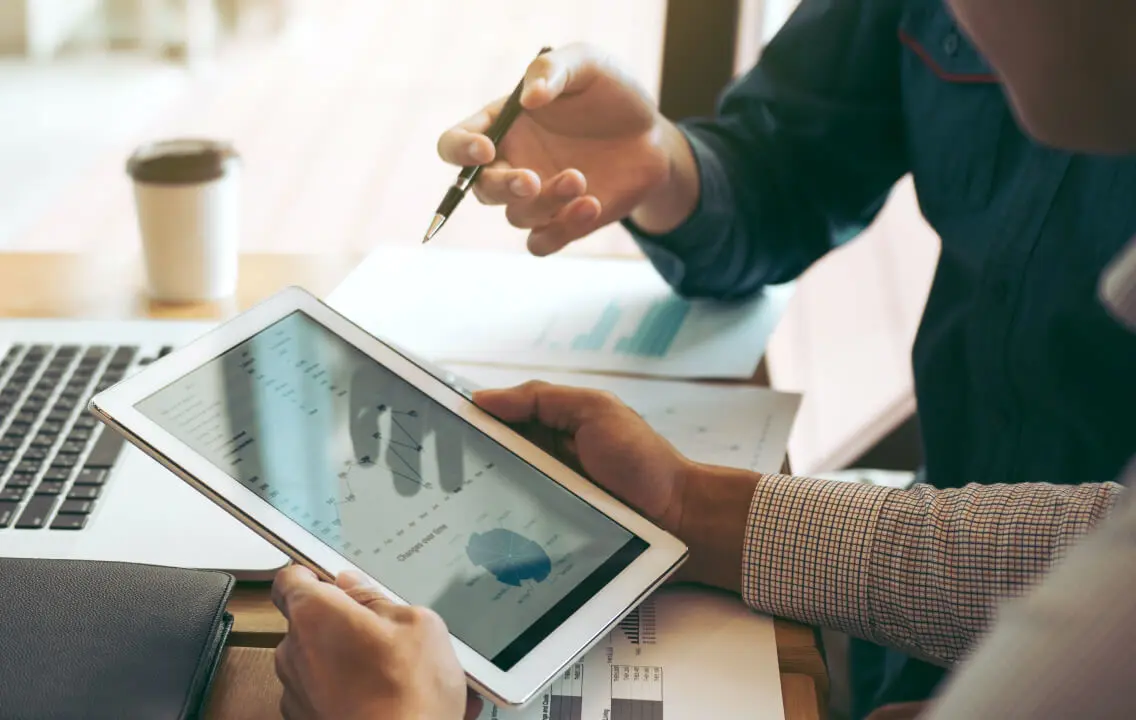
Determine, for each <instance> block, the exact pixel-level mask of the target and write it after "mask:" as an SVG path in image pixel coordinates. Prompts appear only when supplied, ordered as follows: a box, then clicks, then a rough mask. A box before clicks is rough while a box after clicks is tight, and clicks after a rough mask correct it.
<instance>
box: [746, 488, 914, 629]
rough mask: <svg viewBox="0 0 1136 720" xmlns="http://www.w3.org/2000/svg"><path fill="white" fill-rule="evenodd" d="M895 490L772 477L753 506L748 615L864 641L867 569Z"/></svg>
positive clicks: (748, 537)
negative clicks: (825, 629) (815, 627)
mask: <svg viewBox="0 0 1136 720" xmlns="http://www.w3.org/2000/svg"><path fill="white" fill-rule="evenodd" d="M890 492H892V491H891V490H890V489H889V488H885V487H876V486H872V485H862V484H859V483H850V482H838V481H833V480H817V479H813V478H800V477H788V476H785V475H769V476H766V477H764V478H763V479H762V480H761V482H759V483H758V484H757V489H756V490H755V491H754V494H753V500H752V501H751V503H750V519H749V527H748V528H747V529H746V539H745V546H744V548H743V551H742V596H743V598H744V599H745V602H746V604H748V605H749V606H750V607H752V608H754V609H756V610H758V611H760V612H763V613H766V614H769V615H775V616H778V617H786V618H792V619H795V620H798V621H800V622H804V623H807V624H809V625H821V626H824V627H836V628H841V629H845V630H848V631H852V632H858V634H860V635H861V636H864V635H866V634H867V633H868V632H869V629H870V627H871V620H870V615H871V614H870V611H869V610H870V609H869V597H868V592H869V589H870V588H869V587H868V585H869V575H868V570H869V563H870V561H871V550H872V545H873V542H874V539H875V534H876V526H877V524H878V522H879V516H880V510H881V508H882V507H883V505H884V503H885V502H886V499H887V497H888V495H889V493H890Z"/></svg>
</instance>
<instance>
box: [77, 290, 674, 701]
mask: <svg viewBox="0 0 1136 720" xmlns="http://www.w3.org/2000/svg"><path fill="white" fill-rule="evenodd" d="M297 311H300V312H303V313H305V314H306V315H308V317H310V318H311V319H312V320H314V321H315V322H317V323H319V324H320V325H323V326H324V327H326V328H328V329H329V330H330V331H331V332H333V333H335V334H336V335H338V336H339V337H341V338H342V339H343V340H345V341H346V342H347V343H349V344H350V345H352V346H354V347H355V348H357V349H359V350H360V351H362V352H363V353H364V354H366V355H367V356H369V357H371V358H372V359H374V360H375V361H376V362H378V363H380V364H381V365H383V366H384V367H386V368H388V369H389V370H391V371H392V372H394V373H395V374H396V375H398V376H400V377H401V378H403V379H405V380H406V381H407V382H409V383H410V384H412V385H414V387H416V388H418V389H419V390H421V391H422V392H424V393H425V394H426V395H428V396H429V397H430V398H431V399H433V400H434V401H435V402H438V403H440V404H441V405H443V406H444V407H446V408H449V409H450V410H451V411H453V412H454V413H456V414H457V415H458V416H459V417H461V418H462V419H464V420H466V421H467V422H469V423H470V424H471V425H473V426H474V427H475V428H477V429H479V430H480V431H481V432H483V433H484V434H485V435H487V436H488V437H490V438H491V439H493V440H495V441H496V442H498V443H499V444H501V445H502V446H503V447H504V448H505V449H507V450H509V451H510V452H513V453H514V454H516V455H518V456H519V457H520V458H521V459H522V460H524V461H526V462H527V463H529V464H530V465H532V466H533V467H534V468H536V469H537V470H538V471H539V472H542V473H544V474H545V475H547V476H548V477H550V478H552V479H553V481H555V482H557V483H559V484H560V485H561V486H563V487H564V488H566V489H567V490H568V491H569V492H571V493H573V494H574V495H576V496H577V497H579V498H581V499H582V500H584V502H586V503H587V504H588V505H590V506H592V507H593V508H595V509H596V510H597V511H599V512H601V513H603V514H604V515H606V516H608V517H609V518H611V519H612V520H614V521H615V522H616V523H618V524H619V525H621V526H623V527H624V528H625V529H627V530H628V532H630V533H632V534H634V535H637V536H638V537H640V538H641V539H642V540H643V541H644V542H646V543H647V549H646V550H644V551H643V553H642V554H640V555H639V556H638V557H637V558H635V559H634V560H633V561H632V562H631V564H630V565H628V566H627V567H626V568H624V569H623V570H622V571H621V572H620V573H619V574H618V575H617V576H616V577H615V578H614V579H613V580H611V581H610V582H609V583H608V584H607V585H605V586H604V587H603V588H602V589H600V590H599V591H598V592H597V593H596V594H595V595H593V596H592V597H591V598H590V599H589V600H588V601H586V602H585V603H584V605H582V606H581V607H580V608H579V609H578V610H576V612H574V613H573V614H572V615H571V616H569V618H568V619H566V620H565V621H564V622H563V623H562V624H561V625H560V626H559V627H558V628H557V629H555V630H553V631H552V632H551V633H550V634H549V635H548V636H546V637H545V638H544V639H543V640H541V641H540V643H538V644H537V645H536V646H535V647H534V648H532V649H531V650H530V651H529V652H528V654H526V655H525V656H524V657H523V658H522V659H521V660H520V661H519V662H517V663H516V664H515V665H514V666H513V667H512V668H511V669H510V670H508V671H503V670H501V669H500V668H498V667H497V666H496V665H494V664H493V663H492V661H491V659H490V658H487V657H485V656H483V655H481V654H479V653H478V652H477V651H475V650H473V649H472V648H471V647H469V646H467V645H466V644H465V643H464V642H463V641H462V640H460V639H459V638H457V637H456V636H454V635H453V634H451V635H450V639H451V642H452V643H453V646H454V650H455V652H456V653H457V656H458V659H459V660H460V662H461V665H462V667H463V669H464V670H465V672H466V676H467V679H468V681H469V683H470V684H471V685H472V686H473V687H474V688H475V689H476V690H478V691H479V692H481V693H482V694H483V695H485V696H487V697H488V698H489V699H490V700H492V701H493V702H494V703H496V704H498V705H501V706H506V707H514V708H516V707H522V706H524V705H527V704H528V703H529V702H530V701H531V700H532V699H534V698H535V697H536V696H537V694H538V693H539V692H540V691H541V690H542V689H543V688H545V687H546V686H547V685H548V684H549V683H550V682H551V681H552V680H554V679H555V678H556V677H557V676H558V675H559V674H560V673H562V672H563V671H564V670H565V669H566V668H567V667H568V666H569V665H571V663H573V662H575V661H576V660H577V659H579V658H580V657H581V656H582V655H583V654H584V653H585V652H587V650H589V649H590V648H591V647H592V646H593V645H595V643H596V642H597V641H598V640H599V639H600V638H602V637H603V635H604V634H605V633H607V632H609V631H610V630H611V628H612V627H613V626H614V625H615V624H616V623H618V622H619V621H620V620H621V619H622V618H623V617H624V616H625V615H626V614H627V613H628V612H630V611H631V610H632V609H633V608H634V607H635V606H636V605H637V604H638V603H639V602H640V601H642V600H643V599H644V598H645V597H646V596H647V595H648V594H649V593H650V592H651V591H652V590H654V589H655V588H657V587H659V586H660V585H661V584H662V583H663V582H664V581H665V580H666V579H667V578H668V577H670V575H671V574H673V573H674V571H675V570H677V569H678V567H679V566H680V565H681V564H682V562H683V561H684V560H685V559H686V557H687V554H688V550H687V548H686V546H685V545H684V544H683V543H682V542H681V541H679V540H678V539H677V538H675V537H674V536H672V535H670V534H669V533H667V532H665V531H664V530H662V529H661V528H659V527H657V526H656V525H654V524H653V523H651V522H650V521H648V520H647V519H645V518H643V517H641V516H640V515H639V514H637V513H636V512H634V511H633V510H631V509H630V508H629V507H627V506H626V505H624V504H623V503H621V502H620V501H618V500H616V499H615V498H613V497H612V496H610V495H608V494H607V493H606V492H605V491H603V490H601V489H600V488H599V487H597V486H596V485H594V484H593V483H591V482H590V481H588V480H586V479H585V478H583V477H581V476H580V475H579V474H577V473H576V472H575V471H573V470H572V469H571V468H569V467H568V466H567V465H565V464H563V463H561V462H560V461H558V460H557V459H556V458H554V457H553V456H552V455H550V454H548V453H546V452H544V451H543V450H541V449H540V448H539V447H537V446H536V445H535V444H533V443H532V442H530V441H529V440H527V439H525V438H524V437H523V436H522V435H520V434H519V433H517V432H516V431H515V430H513V429H512V428H510V427H509V426H508V425H506V424H504V423H502V422H500V421H498V420H497V419H496V418H494V417H492V416H491V415H489V414H488V413H485V412H484V411H482V410H481V409H480V408H478V407H477V406H476V405H474V404H473V403H472V402H470V401H469V399H468V398H466V397H465V396H463V395H462V394H461V393H460V392H458V391H457V390H455V389H454V388H453V387H451V386H450V385H448V384H447V383H445V382H443V381H442V380H441V379H439V378H438V377H436V376H435V375H433V374H431V373H430V372H429V371H428V370H427V369H425V368H423V367H422V366H421V365H419V364H418V363H416V362H414V361H413V360H411V359H409V358H408V357H407V356H406V355H404V354H402V353H400V352H399V351H398V350H396V349H395V348H393V347H392V346H390V345H388V344H386V343H384V342H383V341H381V340H379V339H377V338H375V337H374V336H372V335H370V334H369V333H367V332H366V331H364V330H363V329H362V328H360V327H359V326H357V325H355V324H354V323H352V322H351V321H350V320H348V319H347V318H345V317H344V316H342V315H340V314H339V313H337V312H336V311H335V310H333V309H332V308H330V307H329V306H327V305H326V304H324V303H323V302H321V301H320V300H319V299H317V298H316V297H314V296H313V295H311V294H310V293H308V292H307V291H305V290H303V289H301V288H297V287H289V288H285V289H284V290H282V291H280V292H278V293H277V294H275V295H273V296H272V297H270V298H268V299H267V300H264V301H262V302H261V303H259V304H257V305H255V306H254V307H252V308H251V309H249V310H247V311H245V312H244V313H242V314H240V315H237V316H236V317H234V318H233V319H231V320H228V321H226V322H225V323H223V324H221V325H219V326H217V327H216V328H214V329H213V330H211V331H209V332H207V333H206V334H205V335H203V336H201V337H200V338H198V339H197V340H194V341H193V342H191V343H189V344H188V345H186V346H184V347H182V348H180V349H178V350H175V351H174V352H172V353H170V354H168V355H166V356H165V357H163V358H161V359H159V360H157V361H155V362H153V363H152V364H151V365H149V366H148V367H146V368H144V369H142V370H140V371H139V372H138V373H136V374H135V375H133V376H131V377H129V378H127V379H125V380H123V381H121V382H120V383H118V384H117V385H115V386H113V387H111V388H109V389H107V390H105V391H103V392H101V393H99V394H97V395H96V396H95V397H93V398H92V399H91V401H90V403H89V408H90V410H91V412H92V413H93V414H94V415H95V416H96V417H98V418H99V419H100V420H102V421H103V422H105V423H106V424H107V425H109V426H110V427H112V428H114V429H115V430H117V431H118V432H120V433H122V434H123V435H124V436H125V437H126V438H127V439H128V440H129V441H130V442H131V443H133V444H134V445H136V446H138V447H139V448H140V449H141V450H142V451H144V452H146V453H147V454H148V455H150V456H152V457H153V458H155V459H156V460H157V461H158V462H160V463H161V464H162V465H164V466H165V467H167V468H168V469H170V470H171V471H172V472H174V473H175V474H176V475H178V476H179V477H181V478H182V479H183V480H185V481H186V482H188V483H189V484H190V485H191V486H193V487H194V488H196V489H197V490H199V491H200V492H202V493H203V494H204V495H205V496H206V497H208V498H209V499H211V500H213V501H214V502H215V503H217V504H218V505H220V506H221V507H222V508H223V509H225V510H226V511H227V512H229V513H231V514H232V515H234V516H235V517H237V519H239V520H240V521H241V522H243V523H244V524H246V525H248V526H249V527H250V528H251V529H252V530H254V531H255V532H257V533H258V534H259V535H261V536H262V537H264V538H265V539H266V540H268V541H269V542H271V543H272V544H273V545H275V546H276V547H278V548H279V549H280V550H282V551H283V552H285V553H286V554H288V555H289V556H291V557H292V559H293V560H295V561H296V562H298V563H301V564H303V565H305V566H307V567H309V568H311V569H312V570H313V571H315V572H316V573H317V574H318V575H320V576H321V577H323V578H325V579H331V578H333V577H334V576H335V575H336V574H338V573H340V572H342V571H344V570H355V571H357V572H361V573H363V574H364V575H367V576H368V577H371V578H372V579H373V580H374V581H375V582H376V583H377V584H378V585H379V587H380V588H381V589H382V591H383V592H384V594H386V595H387V596H388V597H390V598H391V599H392V600H393V601H395V602H398V603H403V604H406V601H405V600H404V599H403V598H401V597H399V595H398V594H397V593H395V592H393V591H391V590H390V588H388V587H387V586H386V585H384V584H383V583H382V581H381V579H379V578H375V577H373V576H371V575H370V574H369V573H367V571H366V570H364V569H363V568H361V567H359V566H357V565H355V564H354V563H352V562H351V561H350V560H349V559H348V558H346V557H344V556H343V555H341V554H340V553H339V552H338V551H336V550H335V549H334V548H332V547H330V546H329V545H327V544H325V543H323V542H322V541H320V540H318V539H317V538H316V537H315V536H313V535H312V534H311V533H309V532H308V530H307V529H305V528H304V527H302V526H301V525H299V524H298V523H296V522H294V521H293V520H291V519H290V518H289V517H288V516H287V515H285V514H284V513H283V512H281V511H279V510H277V509H276V508H274V507H273V506H272V505H271V504H269V503H268V502H267V501H266V500H264V499H263V498H261V497H260V496H258V495H257V494H256V493H254V492H253V491H251V490H250V489H249V488H248V487H246V486H245V485H243V484H241V483H240V482H239V481H237V480H236V479H234V478H232V477H230V476H229V475H227V474H225V473H224V472H223V471H222V470H220V469H219V468H217V467H216V466H215V465H214V464H213V463H212V462H210V461H209V460H208V459H206V458H205V457H203V456H202V455H200V454H198V453H197V452H196V451H194V450H193V449H192V448H190V447H189V446H188V445H186V444H185V443H183V442H182V441H180V440H178V439H177V438H176V437H175V436H173V435H172V434H171V433H169V432H168V431H166V430H165V429H164V428H162V427H161V426H160V425H158V424H157V423H155V422H154V421H152V420H150V419H149V418H147V417H146V416H145V415H143V414H142V413H141V412H140V411H139V410H138V409H137V408H136V405H137V404H138V403H139V402H141V401H142V400H144V399H145V398H147V397H149V396H150V395H152V394H153V393H156V392H158V391H159V390H161V389H163V388H165V387H166V386H168V385H170V384H171V383H174V382H176V381H177V380H179V379H181V378H183V377H185V376H186V375H188V374H189V373H190V372H192V371H194V370H195V369H197V368H199V367H201V366H202V365H204V364H206V363H208V362H210V361H212V360H214V359H215V358H217V357H219V356H220V355H222V354H223V353H225V352H226V351H228V350H230V349H232V348H233V347H235V346H237V345H239V344H240V343H242V342H244V341H245V340H247V339H249V338H250V337H252V336H253V335H256V334H257V333H259V332H260V331H262V330H264V329H266V328H268V327H269V326H270V325H272V324H274V323H276V322H278V321H280V320H282V319H283V318H285V317H287V316H288V315H291V314H292V313H294V312H297Z"/></svg>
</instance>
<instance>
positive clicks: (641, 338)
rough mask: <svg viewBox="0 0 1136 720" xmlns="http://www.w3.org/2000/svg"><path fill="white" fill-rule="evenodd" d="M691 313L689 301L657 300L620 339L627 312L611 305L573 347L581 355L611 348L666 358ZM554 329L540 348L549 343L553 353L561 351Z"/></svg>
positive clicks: (539, 340)
mask: <svg viewBox="0 0 1136 720" xmlns="http://www.w3.org/2000/svg"><path fill="white" fill-rule="evenodd" d="M689 313H690V302H689V301H687V300H683V299H681V298H677V297H667V298H663V299H661V300H656V301H655V302H653V303H651V304H650V305H649V306H647V309H646V312H644V313H642V315H641V317H639V318H636V319H635V325H634V327H633V328H630V329H629V330H628V331H626V333H625V334H623V335H618V334H617V333H616V328H617V327H619V326H620V320H622V319H623V315H624V310H623V308H622V307H621V306H620V305H619V304H618V303H616V302H610V303H608V304H607V305H606V306H605V307H604V309H603V311H602V312H600V315H599V317H598V318H597V319H596V321H595V323H594V324H593V325H592V327H591V328H590V329H589V330H588V331H587V332H582V333H579V334H577V335H575V336H574V337H573V338H572V340H571V343H570V346H569V347H570V348H571V349H572V350H576V351H581V352H588V351H591V352H598V351H601V350H604V349H607V348H610V349H611V350H612V351H613V352H615V353H616V354H618V355H630V356H639V357H652V358H661V357H666V356H667V352H668V351H669V350H670V348H671V345H673V344H674V341H675V337H676V336H677V335H678V333H679V331H680V330H681V329H682V325H683V321H684V320H685V319H686V316H687V315H688V314H689ZM552 329H553V328H551V327H550V328H547V329H546V332H545V333H542V334H541V336H540V337H538V338H537V340H536V343H537V345H540V344H542V343H548V345H549V347H551V348H552V349H558V348H559V345H558V344H557V342H556V341H555V340H549V337H548V333H549V332H550V331H551V330H552Z"/></svg>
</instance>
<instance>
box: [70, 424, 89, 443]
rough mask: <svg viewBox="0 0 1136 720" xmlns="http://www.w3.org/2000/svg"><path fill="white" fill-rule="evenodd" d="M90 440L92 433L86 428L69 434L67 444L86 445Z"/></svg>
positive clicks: (77, 429) (76, 429)
mask: <svg viewBox="0 0 1136 720" xmlns="http://www.w3.org/2000/svg"><path fill="white" fill-rule="evenodd" d="M90 439H91V431H90V430H88V429H86V428H75V429H74V430H72V431H71V432H70V433H68V434H67V442H74V443H81V444H83V445H86V444H87V441H88V440H90Z"/></svg>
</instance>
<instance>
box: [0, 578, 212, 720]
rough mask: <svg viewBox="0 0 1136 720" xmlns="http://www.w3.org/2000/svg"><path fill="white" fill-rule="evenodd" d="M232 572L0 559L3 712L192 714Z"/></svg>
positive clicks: (14, 715)
mask: <svg viewBox="0 0 1136 720" xmlns="http://www.w3.org/2000/svg"><path fill="white" fill-rule="evenodd" d="M232 589H233V578H232V576H231V575H228V574H226V573H221V572H208V571H198V570H179V569H174V568H166V567H157V566H153V565H135V564H128V563H115V562H95V561H74V560H25V559H15V558H0V718H2V719H3V720H25V719H27V720H33V719H34V720H47V719H51V720H56V719H61V720H70V719H71V718H84V719H85V718H123V719H125V718H146V719H148V720H149V719H153V720H159V719H163V720H164V719H165V718H178V719H181V718H196V717H198V715H199V714H200V712H201V709H202V705H203V703H204V701H205V699H206V697H207V694H208V691H209V687H210V684H211V683H212V680H213V675H214V673H215V672H216V670H217V666H218V664H219V662H220V658H221V651H222V649H223V648H224V645H225V640H226V638H227V637H228V635H229V630H230V629H231V628H232V625H233V618H232V616H231V615H229V614H228V613H227V612H226V611H225V606H226V603H227V602H228V600H229V596H230V594H231V593H232Z"/></svg>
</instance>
